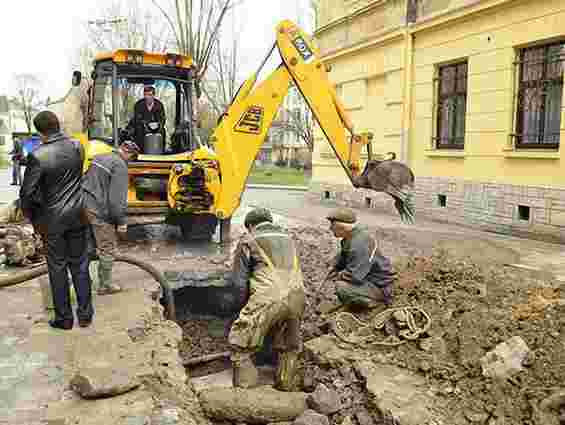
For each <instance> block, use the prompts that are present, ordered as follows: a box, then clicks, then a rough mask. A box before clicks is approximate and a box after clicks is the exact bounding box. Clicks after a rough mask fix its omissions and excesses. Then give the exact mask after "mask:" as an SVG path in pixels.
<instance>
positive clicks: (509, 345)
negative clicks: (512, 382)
mask: <svg viewBox="0 0 565 425" xmlns="http://www.w3.org/2000/svg"><path fill="white" fill-rule="evenodd" d="M529 352H530V349H529V348H528V346H527V345H526V343H525V342H524V340H523V339H522V338H520V337H519V336H515V337H513V338H510V339H509V340H508V341H506V342H503V343H501V344H498V345H497V346H496V347H495V348H494V350H492V351H489V352H488V353H487V354H486V355H485V356H484V357H482V358H481V366H482V368H483V375H484V376H486V377H489V378H508V377H510V376H513V375H515V374H516V373H518V372H520V371H521V370H522V369H523V368H524V366H523V364H524V360H526V358H527V356H528V354H529Z"/></svg>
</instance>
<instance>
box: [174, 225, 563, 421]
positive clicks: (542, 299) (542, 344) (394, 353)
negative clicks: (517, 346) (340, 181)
mask: <svg viewBox="0 0 565 425" xmlns="http://www.w3.org/2000/svg"><path fill="white" fill-rule="evenodd" d="M291 232H292V234H293V236H294V238H295V239H296V241H297V244H298V247H299V250H300V256H301V261H302V270H303V273H304V278H305V283H306V287H307V291H308V307H307V310H306V311H307V312H306V317H305V320H304V324H303V329H302V332H303V337H304V340H309V339H311V338H315V337H317V336H320V335H322V334H324V333H327V332H331V330H329V329H328V326H327V323H328V317H326V316H322V315H321V314H320V313H319V312H318V311H317V310H318V309H317V306H319V305H320V303H321V302H323V301H327V300H332V299H333V298H334V294H333V287H332V285H331V284H321V282H322V280H323V278H324V276H325V274H326V273H327V270H328V267H327V264H328V260H329V259H331V258H332V257H333V256H334V255H335V253H336V252H337V244H336V241H335V240H334V239H333V238H332V237H331V235H330V234H329V232H327V231H326V230H320V229H317V228H313V227H300V228H293V229H291ZM377 236H378V238H379V240H380V241H381V249H382V251H383V252H384V253H385V255H389V256H391V257H392V258H393V261H394V264H395V268H396V269H397V271H398V282H397V285H396V288H395V306H399V305H419V306H421V307H423V308H424V310H425V311H426V312H428V313H429V314H430V315H431V317H432V320H433V325H432V327H431V329H430V331H429V337H431V339H430V341H433V344H432V345H431V349H430V348H427V349H423V348H420V345H419V344H418V343H417V342H408V343H406V344H404V345H401V346H399V347H394V348H389V347H386V348H383V347H380V346H375V347H352V346H349V348H350V349H354V350H357V351H359V352H362V353H363V355H364V356H366V357H367V358H370V359H372V360H374V361H376V362H379V363H384V364H391V365H396V366H399V367H403V368H407V369H409V370H411V371H414V372H416V373H418V374H421V375H423V376H424V377H425V378H426V380H427V382H428V384H429V386H430V390H431V391H432V392H433V394H434V395H435V397H436V399H437V405H436V406H435V408H436V409H437V411H438V413H440V412H443V414H440V415H438V423H446V424H452V425H459V424H461V425H463V424H472V423H483V424H489V425H494V424H496V425H499V424H500V425H502V424H505V425H507V424H516V425H518V424H534V423H535V424H536V425H537V424H538V423H537V422H534V419H533V416H534V413H533V412H534V408H535V407H537V406H539V404H540V402H541V401H542V400H543V399H545V398H546V397H548V396H549V395H550V394H552V393H553V392H555V391H556V390H558V389H559V388H563V385H564V384H563V383H564V382H565V343H564V341H565V305H563V303H561V304H560V303H559V302H558V301H563V299H564V297H565V295H564V291H563V290H565V288H563V287H560V283H559V282H554V281H552V280H551V279H550V278H547V277H545V278H544V279H541V278H540V277H539V276H535V275H532V274H531V273H527V272H524V271H520V270H517V269H514V268H510V267H505V266H504V264H505V263H513V262H515V261H516V259H517V257H516V254H515V253H513V252H512V251H510V250H506V249H500V248H499V247H497V246H494V245H491V244H490V243H487V242H481V241H471V240H469V241H465V240H462V239H461V240H450V241H446V242H443V243H441V244H439V245H438V244H437V243H431V242H429V241H425V240H423V241H422V240H420V241H415V240H411V239H410V237H408V236H407V235H406V234H402V233H399V232H394V231H387V232H383V231H380V233H378V234H377ZM228 260H229V259H228V256H227V254H217V255H214V256H211V257H200V259H199V261H203V262H205V263H207V266H208V267H212V268H213V267H215V268H220V269H224V268H225V267H226V264H228V263H229V261H228ZM210 264H212V266H210ZM379 311H381V310H379V309H377V310H376V311H373V312H370V313H369V314H362V313H358V317H359V318H360V319H362V320H370V317H371V315H374V314H376V313H378V312H379ZM330 323H331V321H330ZM182 326H183V329H184V334H185V340H184V344H183V346H182V347H181V354H182V356H184V357H186V358H191V357H194V356H198V355H201V354H210V353H215V352H221V351H225V350H226V349H227V344H226V338H225V329H224V327H223V324H222V322H220V321H213V322H210V321H209V320H188V321H185V322H184V323H182ZM377 336H379V337H382V338H384V335H377ZM513 336H520V337H522V338H523V339H524V341H525V342H526V343H527V345H528V346H529V348H530V349H531V355H530V356H529V357H528V359H527V362H526V368H525V369H524V370H523V371H522V372H520V373H519V374H517V375H516V376H514V377H513V378H511V379H508V380H505V381H502V382H495V381H494V380H492V379H489V378H485V377H484V376H483V375H482V370H481V366H480V363H479V359H480V358H481V357H482V356H483V355H484V354H485V353H486V352H488V351H490V350H492V349H493V348H494V347H495V346H496V345H497V344H499V343H501V342H504V341H506V340H508V339H509V338H511V337H513ZM305 362H306V365H307V367H306V368H305V369H306V370H307V371H308V373H307V378H306V385H307V388H306V389H307V390H311V389H312V388H313V387H314V386H315V384H316V383H317V382H324V383H325V384H326V385H328V386H329V387H330V388H334V389H336V390H337V391H339V393H340V395H341V397H342V402H343V403H344V406H345V408H344V409H342V410H341V411H340V412H338V413H336V414H334V415H333V416H331V417H330V423H332V424H341V423H342V421H343V419H344V418H345V416H351V417H352V418H353V421H352V422H353V423H354V424H357V423H358V424H359V425H369V424H372V423H374V424H377V423H382V422H378V420H377V415H376V413H375V411H374V409H373V407H372V405H371V402H370V400H369V398H368V396H367V394H366V393H365V387H364V383H363V382H362V380H361V379H360V378H359V377H358V376H357V375H356V373H355V372H354V370H353V368H352V367H351V365H349V364H348V363H347V361H344V362H343V363H342V365H341V366H340V367H339V368H333V369H324V368H322V367H320V366H319V365H317V364H314V363H312V362H311V360H310V359H307V358H306V359H305ZM228 366H229V364H228V363H226V362H225V361H218V362H215V363H212V364H209V365H207V366H206V368H205V369H199V370H195V371H193V375H194V374H196V375H201V374H204V373H209V372H214V371H217V370H221V369H223V368H226V367H228ZM336 382H337V383H338V384H336ZM359 411H361V412H364V413H363V414H361V415H360V416H359V415H357V416H355V415H353V413H354V412H359ZM445 412H450V413H449V414H448V415H447V416H446V413H445ZM562 413H564V414H565V412H562ZM446 418H449V419H448V420H447V421H445V420H446ZM439 419H442V421H441V422H439Z"/></svg>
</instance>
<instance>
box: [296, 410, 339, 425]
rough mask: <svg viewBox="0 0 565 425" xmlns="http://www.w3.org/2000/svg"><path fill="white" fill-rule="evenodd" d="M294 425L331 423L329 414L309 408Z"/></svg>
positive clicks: (325, 424) (323, 424) (326, 424)
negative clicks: (325, 414)
mask: <svg viewBox="0 0 565 425" xmlns="http://www.w3.org/2000/svg"><path fill="white" fill-rule="evenodd" d="M292 425H330V421H329V420H328V417H327V416H324V415H322V414H320V413H317V412H315V411H314V410H307V411H305V412H304V413H303V414H302V415H300V416H299V417H298V418H296V420H295V421H294V422H293V423H292Z"/></svg>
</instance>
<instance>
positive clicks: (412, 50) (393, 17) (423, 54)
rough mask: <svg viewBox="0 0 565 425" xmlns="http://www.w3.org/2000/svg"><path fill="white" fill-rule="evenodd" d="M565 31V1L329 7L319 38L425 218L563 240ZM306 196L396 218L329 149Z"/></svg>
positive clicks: (341, 90)
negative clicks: (406, 171)
mask: <svg viewBox="0 0 565 425" xmlns="http://www.w3.org/2000/svg"><path fill="white" fill-rule="evenodd" d="M564 22H565V1H563V0H379V1H362V0H321V1H320V5H319V28H318V29H317V31H316V34H315V36H316V39H317V42H318V45H319V47H320V49H321V50H322V54H323V57H324V60H325V61H326V63H327V64H329V65H330V66H331V71H330V78H331V79H332V80H333V81H334V82H335V84H336V89H337V91H338V94H339V95H340V96H341V97H342V99H343V100H344V102H345V104H346V107H347V108H348V109H349V112H350V113H351V115H352V118H353V122H354V123H355V125H356V129H357V130H359V131H360V130H370V131H373V132H374V134H375V140H374V143H373V151H374V152H376V153H378V154H385V153H387V152H395V153H396V154H397V159H399V160H401V161H405V162H406V163H407V164H408V165H409V166H410V167H412V169H413V170H414V173H415V175H416V207H417V210H416V214H417V217H428V218H433V219H437V220H444V221H447V222H454V223H460V224H467V225H472V226H477V227H480V228H483V229H487V230H493V231H497V232H505V233H513V234H528V235H531V236H534V235H535V236H543V237H544V238H550V239H555V240H561V241H565V153H563V149H560V143H565V102H563V101H562V100H563V92H564V88H563V74H564V72H563V68H564V64H565V25H564ZM562 155H563V158H562ZM311 194H312V196H316V197H319V196H321V197H322V198H335V199H337V200H338V202H340V203H345V204H350V205H352V206H355V207H361V208H365V207H369V208H379V209H383V208H384V209H390V211H394V209H393V208H392V201H391V200H389V199H388V198H387V196H386V195H384V194H375V193H371V192H368V191H365V190H355V189H352V187H351V185H350V184H349V183H348V180H347V179H346V177H345V173H344V172H343V171H342V170H341V169H340V168H339V165H338V163H337V161H336V160H335V159H334V157H333V154H332V153H331V151H330V149H329V147H328V145H327V143H325V142H323V141H320V143H317V144H316V150H315V151H314V155H313V178H312V187H311Z"/></svg>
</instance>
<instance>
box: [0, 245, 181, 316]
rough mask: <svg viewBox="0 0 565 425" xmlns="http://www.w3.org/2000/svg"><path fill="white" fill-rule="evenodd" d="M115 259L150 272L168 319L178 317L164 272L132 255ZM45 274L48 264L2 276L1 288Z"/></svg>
mask: <svg viewBox="0 0 565 425" xmlns="http://www.w3.org/2000/svg"><path fill="white" fill-rule="evenodd" d="M95 259H98V258H95ZM114 261H117V262H122V263H128V264H132V265H134V266H137V267H139V268H141V269H143V270H145V271H146V272H147V273H149V274H150V275H151V276H152V277H153V278H154V279H155V280H156V281H157V282H158V283H159V285H160V286H161V289H162V290H163V297H164V298H165V315H166V319H168V320H175V319H176V311H175V299H174V294H173V291H172V290H171V287H170V285H169V283H168V282H167V279H165V276H164V275H163V273H161V272H160V271H158V270H157V269H156V268H155V267H153V266H152V265H151V264H149V263H146V262H145V261H141V260H139V259H137V258H134V257H131V256H129V255H123V254H117V255H115V256H114ZM44 274H47V265H46V264H44V265H42V266H40V267H37V268H34V269H31V270H25V271H22V272H19V273H15V274H13V275H9V276H4V277H0V288H8V287H10V286H15V285H19V284H20V283H23V282H27V281H29V280H32V279H35V278H37V277H39V276H42V275H44Z"/></svg>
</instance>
